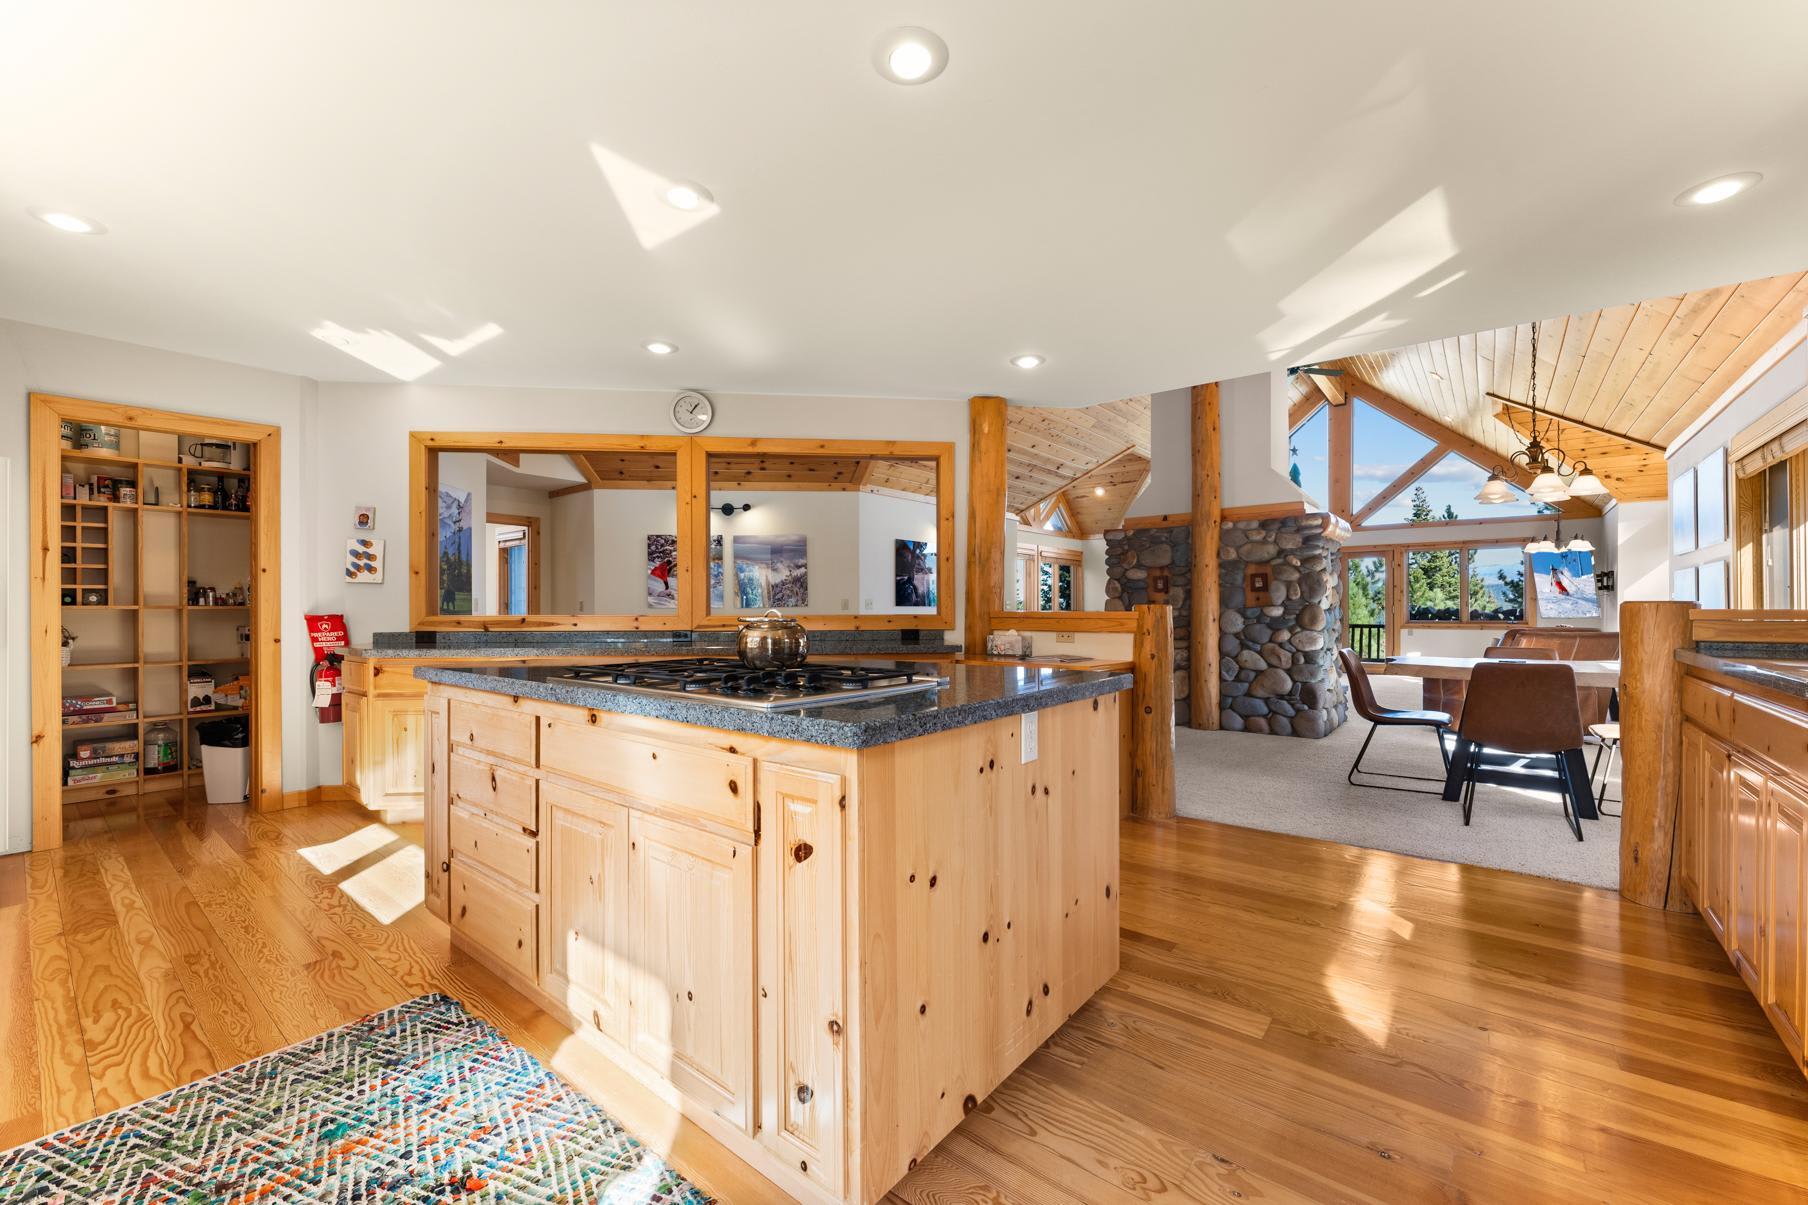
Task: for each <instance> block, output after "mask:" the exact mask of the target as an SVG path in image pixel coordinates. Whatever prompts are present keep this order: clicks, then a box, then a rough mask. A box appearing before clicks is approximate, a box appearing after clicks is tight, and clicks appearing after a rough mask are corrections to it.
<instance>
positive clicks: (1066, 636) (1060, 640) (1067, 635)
mask: <svg viewBox="0 0 1808 1205" xmlns="http://www.w3.org/2000/svg"><path fill="white" fill-rule="evenodd" d="M1073 638H1074V634H1073V633H1072V632H1056V633H1055V643H1056V644H1072V643H1073Z"/></svg>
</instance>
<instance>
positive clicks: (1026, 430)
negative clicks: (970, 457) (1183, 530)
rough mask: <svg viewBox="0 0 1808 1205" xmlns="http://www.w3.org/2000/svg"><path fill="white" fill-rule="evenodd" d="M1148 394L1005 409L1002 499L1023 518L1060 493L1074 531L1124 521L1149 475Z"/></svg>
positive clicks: (1095, 530)
mask: <svg viewBox="0 0 1808 1205" xmlns="http://www.w3.org/2000/svg"><path fill="white" fill-rule="evenodd" d="M1149 413H1150V402H1149V395H1148V394H1146V393H1145V394H1138V395H1137V396H1135V397H1126V398H1119V399H1118V400H1116V401H1112V402H1103V403H1101V404H1099V405H1096V406H1081V407H1074V408H1061V407H1041V406H1011V407H1009V408H1008V409H1007V410H1006V411H1005V505H1006V507H1007V509H1009V510H1010V511H1011V513H1013V514H1016V515H1019V516H1022V515H1025V514H1027V513H1031V512H1038V511H1039V510H1040V509H1041V508H1042V507H1043V505H1044V504H1045V503H1048V502H1050V501H1052V500H1053V499H1054V498H1056V497H1057V496H1060V495H1065V496H1066V500H1067V505H1068V512H1069V513H1070V514H1071V515H1072V516H1073V518H1074V522H1075V524H1076V525H1077V526H1078V528H1079V531H1078V532H1076V533H1073V534H1076V535H1097V534H1099V533H1100V532H1103V531H1108V530H1110V529H1111V528H1114V527H1116V526H1117V525H1118V524H1120V523H1122V522H1123V520H1124V514H1125V512H1126V511H1128V510H1129V509H1130V504H1131V503H1132V502H1134V501H1135V500H1136V497H1137V495H1139V494H1140V493H1142V491H1143V488H1144V487H1145V486H1146V485H1147V484H1148V480H1149Z"/></svg>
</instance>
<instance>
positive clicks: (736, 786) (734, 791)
mask: <svg viewBox="0 0 1808 1205" xmlns="http://www.w3.org/2000/svg"><path fill="white" fill-rule="evenodd" d="M728 793H729V794H730V795H739V794H740V793H741V784H740V783H739V782H737V781H735V780H734V779H732V778H731V779H729V780H728Z"/></svg>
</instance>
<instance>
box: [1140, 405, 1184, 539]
mask: <svg viewBox="0 0 1808 1205" xmlns="http://www.w3.org/2000/svg"><path fill="white" fill-rule="evenodd" d="M1192 509H1193V391H1192V390H1191V389H1165V390H1163V391H1162V392H1160V393H1158V394H1155V395H1154V396H1153V397H1151V398H1150V399H1149V488H1148V489H1146V490H1144V491H1143V492H1142V494H1141V496H1139V497H1138V498H1137V499H1136V501H1134V502H1132V503H1131V504H1130V508H1129V510H1127V511H1126V512H1125V514H1126V516H1134V515H1184V514H1188V513H1190V512H1191V511H1192Z"/></svg>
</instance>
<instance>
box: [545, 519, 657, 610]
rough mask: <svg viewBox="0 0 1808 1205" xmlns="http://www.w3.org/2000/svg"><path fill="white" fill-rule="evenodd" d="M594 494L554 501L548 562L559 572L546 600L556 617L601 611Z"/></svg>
mask: <svg viewBox="0 0 1808 1205" xmlns="http://www.w3.org/2000/svg"><path fill="white" fill-rule="evenodd" d="M591 492H594V491H587V492H585V493H581V494H561V495H560V496H559V497H557V498H554V499H553V500H552V518H553V524H552V534H550V535H549V536H547V537H546V559H547V560H548V561H551V562H552V564H553V565H554V566H556V567H557V569H556V572H550V574H549V577H550V580H551V582H552V589H551V591H550V592H549V593H548V594H547V595H546V598H547V599H548V601H549V602H550V606H549V607H548V610H549V611H550V613H551V614H554V615H586V614H591V613H593V612H596V609H597V608H596V605H595V603H596V503H595V502H593V501H592V500H591V497H590V494H591ZM642 597H643V598H644V597H645V593H644V591H643V592H642Z"/></svg>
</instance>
